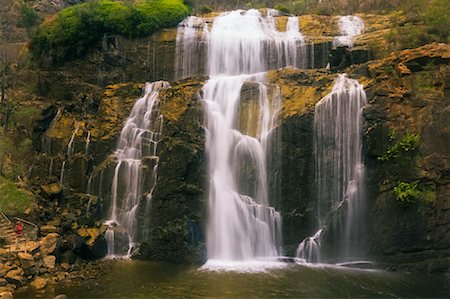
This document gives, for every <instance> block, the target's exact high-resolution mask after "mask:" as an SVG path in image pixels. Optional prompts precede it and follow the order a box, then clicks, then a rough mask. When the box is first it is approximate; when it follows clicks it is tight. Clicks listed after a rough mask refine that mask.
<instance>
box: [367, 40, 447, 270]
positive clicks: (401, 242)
mask: <svg viewBox="0 0 450 299" xmlns="http://www.w3.org/2000/svg"><path fill="white" fill-rule="evenodd" d="M449 62H450V47H449V46H448V45H446V44H431V45H426V46H423V47H421V48H417V49H412V50H405V51H401V52H396V53H393V54H391V55H390V56H389V57H388V58H386V59H384V60H381V61H375V62H372V63H369V64H368V65H367V68H368V72H369V78H370V81H368V86H367V91H368V93H369V94H370V99H371V102H370V104H369V105H368V106H367V107H366V108H365V111H364V115H365V119H366V128H365V138H366V145H367V146H366V149H367V156H366V167H367V171H368V180H369V181H368V184H369V194H370V196H369V199H368V200H369V202H370V203H371V204H372V205H373V207H372V213H371V219H372V220H371V224H372V237H371V239H372V243H371V246H370V248H371V254H373V255H375V256H378V258H379V259H380V260H382V261H391V262H402V263H405V262H409V263H412V262H419V261H425V260H427V259H438V258H442V257H448V256H449V253H450V250H449V249H450V239H449V238H448V232H449V231H450V209H449V205H448V203H449V194H450V193H449V192H448V191H449V182H450V151H449V149H450V143H449V140H450V135H449V132H448V130H447V129H446V128H447V127H448V124H449V121H448V120H449V119H450V118H449V117H450V112H449V111H450V102H449V101H448V94H449V80H450V76H449V74H450V68H449V66H448V65H449ZM407 134H417V135H418V136H420V141H419V143H418V146H417V149H416V150H417V153H416V154H415V155H414V156H413V159H412V161H408V160H407V159H408V153H402V155H401V157H398V158H392V159H380V157H383V155H386V152H387V151H388V150H389V149H391V151H392V146H393V145H395V144H398V143H399V142H401V139H402V137H404V136H405V135H407ZM405 163H408V164H405ZM399 182H406V183H415V184H417V185H418V186H419V187H418V188H420V192H426V193H427V194H428V196H427V198H424V199H420V198H417V199H414V200H411V202H410V203H407V204H402V203H401V202H400V201H399V199H396V196H395V195H394V193H393V189H394V187H395V186H396V185H398V183H399ZM425 269H426V267H425ZM422 270H423V269H422Z"/></svg>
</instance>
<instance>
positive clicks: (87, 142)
mask: <svg viewBox="0 0 450 299" xmlns="http://www.w3.org/2000/svg"><path fill="white" fill-rule="evenodd" d="M90 143H91V131H88V133H87V137H86V144H85V146H84V154H85V155H89V144H90Z"/></svg>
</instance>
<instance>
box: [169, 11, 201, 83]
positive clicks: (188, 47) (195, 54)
mask: <svg viewBox="0 0 450 299" xmlns="http://www.w3.org/2000/svg"><path fill="white" fill-rule="evenodd" d="M207 37H208V25H207V24H206V22H205V21H204V20H203V19H201V18H197V17H194V16H190V17H188V18H186V19H185V20H183V22H181V23H180V24H179V25H178V30H177V39H176V55H175V59H176V60H175V78H177V79H182V78H187V77H190V76H193V75H199V74H200V64H201V62H202V55H201V53H202V50H203V44H204V43H205V40H207Z"/></svg>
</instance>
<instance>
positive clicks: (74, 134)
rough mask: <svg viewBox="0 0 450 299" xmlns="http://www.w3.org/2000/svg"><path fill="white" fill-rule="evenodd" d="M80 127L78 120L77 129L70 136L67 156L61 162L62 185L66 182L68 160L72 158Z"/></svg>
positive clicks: (60, 179)
mask: <svg viewBox="0 0 450 299" xmlns="http://www.w3.org/2000/svg"><path fill="white" fill-rule="evenodd" d="M79 129H80V123H79V122H76V123H75V129H74V131H73V133H72V136H71V137H70V140H69V143H68V144H67V152H66V158H65V159H64V160H63V162H62V164H61V174H60V175H59V183H60V184H61V185H63V184H64V172H65V168H66V160H68V159H70V158H71V157H72V155H73V153H74V150H75V148H74V146H75V145H74V140H75V136H76V135H77V133H78V130H79ZM51 163H53V161H51Z"/></svg>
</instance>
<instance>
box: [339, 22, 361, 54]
mask: <svg viewBox="0 0 450 299" xmlns="http://www.w3.org/2000/svg"><path fill="white" fill-rule="evenodd" d="M338 25H339V32H340V34H341V35H340V36H336V37H335V38H334V40H333V47H334V48H336V47H341V46H347V47H349V48H351V47H353V45H354V40H355V36H356V35H358V34H361V33H363V32H364V22H363V20H362V19H361V18H360V17H358V16H342V17H340V18H339V24H338Z"/></svg>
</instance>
